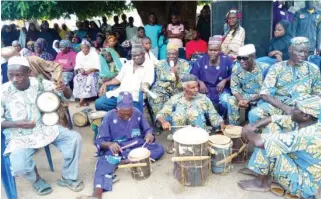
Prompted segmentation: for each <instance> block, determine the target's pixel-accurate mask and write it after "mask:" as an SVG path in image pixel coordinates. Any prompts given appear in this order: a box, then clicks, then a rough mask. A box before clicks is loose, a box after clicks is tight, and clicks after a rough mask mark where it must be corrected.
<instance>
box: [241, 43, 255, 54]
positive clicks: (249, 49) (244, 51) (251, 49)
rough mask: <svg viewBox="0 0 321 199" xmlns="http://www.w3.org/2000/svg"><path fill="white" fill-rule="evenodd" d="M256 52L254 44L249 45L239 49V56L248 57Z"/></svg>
mask: <svg viewBox="0 0 321 199" xmlns="http://www.w3.org/2000/svg"><path fill="white" fill-rule="evenodd" d="M255 52H256V50H255V46H254V45H253V44H247V45H244V46H242V47H240V48H239V53H238V56H248V55H252V54H254V53H255Z"/></svg>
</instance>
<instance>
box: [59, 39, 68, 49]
mask: <svg viewBox="0 0 321 199" xmlns="http://www.w3.org/2000/svg"><path fill="white" fill-rule="evenodd" d="M59 48H71V41H69V40H61V41H60V42H59Z"/></svg>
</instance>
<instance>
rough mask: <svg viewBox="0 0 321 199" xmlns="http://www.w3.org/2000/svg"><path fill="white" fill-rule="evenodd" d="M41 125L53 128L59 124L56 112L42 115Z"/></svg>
mask: <svg viewBox="0 0 321 199" xmlns="http://www.w3.org/2000/svg"><path fill="white" fill-rule="evenodd" d="M41 120H42V123H43V124H44V125H46V126H53V125H55V124H58V122H59V115H58V113H56V112H52V113H44V114H42V117H41Z"/></svg>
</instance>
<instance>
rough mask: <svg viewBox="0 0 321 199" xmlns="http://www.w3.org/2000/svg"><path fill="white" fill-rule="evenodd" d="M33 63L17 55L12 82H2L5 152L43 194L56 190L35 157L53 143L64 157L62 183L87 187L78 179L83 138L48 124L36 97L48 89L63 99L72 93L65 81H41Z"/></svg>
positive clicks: (11, 69) (13, 60) (14, 169)
mask: <svg viewBox="0 0 321 199" xmlns="http://www.w3.org/2000/svg"><path fill="white" fill-rule="evenodd" d="M30 72H31V71H30V65H29V62H28V60H27V59H26V58H25V57H21V56H13V57H11V58H10V59H9V61H8V77H9V80H10V81H9V82H7V83H5V84H3V85H2V98H1V128H2V130H3V134H4V135H5V138H6V148H5V151H4V155H8V156H9V158H10V163H11V172H12V174H13V175H14V176H17V175H22V176H24V177H25V178H26V179H27V180H28V181H29V182H31V183H32V187H33V190H34V191H35V192H36V193H37V194H39V195H46V194H49V193H51V192H52V188H51V186H50V185H49V184H48V183H47V182H46V181H45V180H44V179H42V178H41V177H40V176H39V173H38V171H37V168H36V166H35V162H34V161H33V159H32V157H33V155H34V154H35V152H36V150H37V149H39V148H42V147H44V146H47V145H49V144H53V145H55V146H56V147H57V148H58V149H59V150H60V151H61V152H62V154H63V156H64V165H63V171H62V177H61V179H59V180H58V185H60V186H63V187H68V188H69V189H71V190H72V191H75V192H77V191H81V190H82V189H83V188H84V184H83V182H82V181H80V180H79V179H78V162H79V158H80V152H81V145H82V138H81V136H80V135H79V134H78V133H77V132H75V131H71V130H69V129H67V128H64V127H62V126H61V125H53V126H45V125H44V124H43V123H42V120H41V113H40V111H39V109H38V108H37V105H36V98H37V96H38V95H39V94H41V91H40V90H41V87H43V89H44V90H45V91H52V90H54V87H55V91H56V92H57V93H61V94H60V96H61V97H62V98H64V97H66V98H70V97H71V95H72V92H71V90H70V89H69V88H67V87H66V86H65V85H64V84H63V82H59V83H57V84H55V85H54V84H53V83H52V82H50V81H48V80H42V85H41V84H40V82H39V80H37V79H36V78H34V77H29V75H30Z"/></svg>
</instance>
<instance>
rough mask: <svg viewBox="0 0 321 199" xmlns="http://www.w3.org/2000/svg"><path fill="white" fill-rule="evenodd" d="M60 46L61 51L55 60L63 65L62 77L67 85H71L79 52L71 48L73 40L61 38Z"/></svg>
mask: <svg viewBox="0 0 321 199" xmlns="http://www.w3.org/2000/svg"><path fill="white" fill-rule="evenodd" d="M59 48H60V50H61V51H60V52H59V53H58V54H57V57H56V59H55V62H58V63H60V64H61V65H62V78H63V80H64V83H65V85H69V83H70V82H71V81H72V79H73V77H74V68H75V65H76V56H77V53H75V52H74V51H73V50H72V49H71V42H70V41H69V40H61V41H60V43H59Z"/></svg>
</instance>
